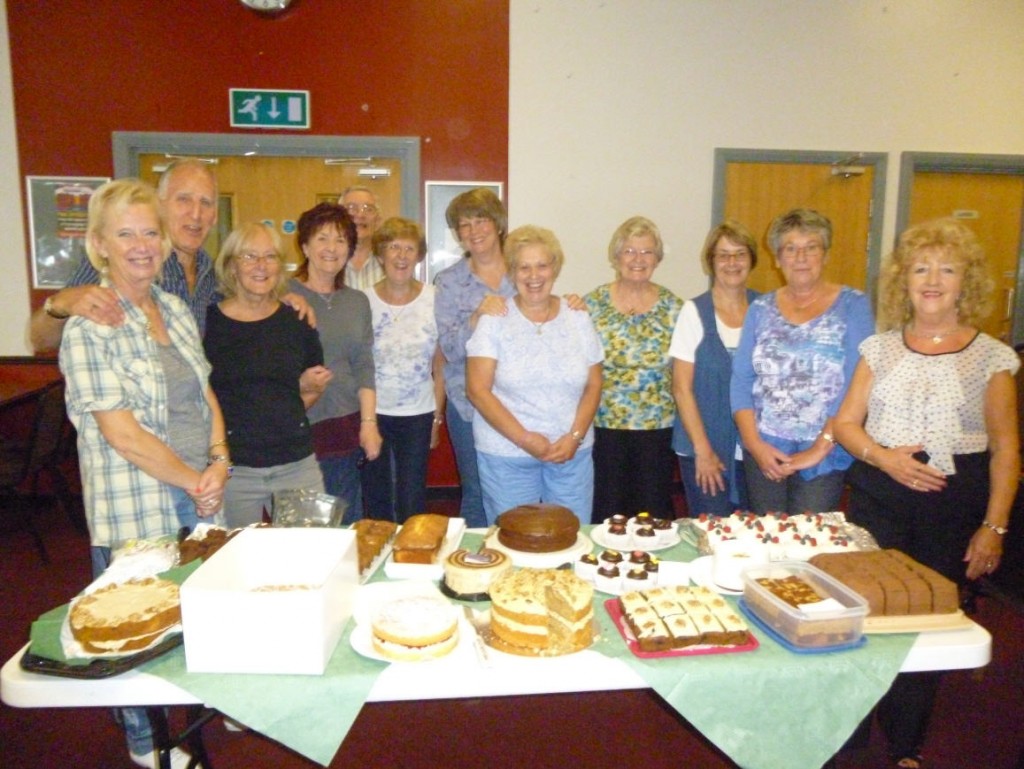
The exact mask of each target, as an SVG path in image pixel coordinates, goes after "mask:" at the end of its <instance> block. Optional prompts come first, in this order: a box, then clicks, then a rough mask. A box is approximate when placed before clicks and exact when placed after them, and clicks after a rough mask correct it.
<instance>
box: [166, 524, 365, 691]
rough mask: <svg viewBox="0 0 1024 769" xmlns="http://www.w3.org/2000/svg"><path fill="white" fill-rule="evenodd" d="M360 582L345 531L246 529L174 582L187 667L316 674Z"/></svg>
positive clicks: (196, 670)
mask: <svg viewBox="0 0 1024 769" xmlns="http://www.w3.org/2000/svg"><path fill="white" fill-rule="evenodd" d="M358 585H359V565H358V562H357V557H356V533H355V532H354V531H351V530H349V529H331V528H312V529H310V528H287V529H274V528H264V529H247V530H245V531H243V532H241V533H240V534H238V535H237V536H236V537H234V538H233V539H232V540H231V541H230V542H228V543H227V544H226V545H225V546H224V547H223V548H221V549H220V550H219V551H218V552H217V553H216V554H215V555H214V557H212V558H211V559H210V560H209V561H207V562H205V563H203V564H202V565H201V566H200V567H199V568H198V569H196V570H195V572H194V573H193V574H192V575H191V576H189V578H188V579H186V580H185V582H184V584H183V585H182V586H181V621H182V627H183V629H184V635H185V663H186V665H187V667H188V671H189V672H190V673H304V674H310V675H320V674H322V673H323V672H324V669H325V668H326V667H327V662H328V660H329V659H330V658H331V655H332V654H333V653H334V648H335V647H336V646H337V645H338V641H339V640H340V638H341V633H342V631H343V630H344V628H345V624H346V623H347V622H348V619H349V617H350V616H351V614H352V602H353V597H354V595H355V591H356V588H357V587H358Z"/></svg>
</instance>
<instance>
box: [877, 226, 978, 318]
mask: <svg viewBox="0 0 1024 769" xmlns="http://www.w3.org/2000/svg"><path fill="white" fill-rule="evenodd" d="M927 251H939V252H941V253H942V254H943V255H944V256H946V257H948V258H949V259H950V260H952V261H953V262H954V263H955V264H958V265H960V266H962V267H963V268H964V275H963V280H962V281H961V284H960V297H959V298H958V299H957V313H958V315H959V319H960V322H961V323H965V324H967V325H969V326H974V325H977V324H978V322H979V321H981V320H982V319H984V318H985V317H986V316H988V314H989V312H990V311H991V309H992V307H991V294H992V289H993V287H994V285H995V283H994V281H993V280H992V276H991V275H990V274H989V267H988V262H987V260H986V259H985V252H984V250H983V249H982V247H981V244H980V243H978V239H977V237H976V236H975V234H974V232H973V231H972V230H971V228H970V227H967V226H965V225H964V224H962V223H960V222H959V221H957V220H956V219H933V220H931V221H928V222H922V223H921V224H915V225H913V226H912V227H908V228H907V229H906V230H904V231H903V233H902V234H901V235H900V237H899V239H898V240H897V243H896V249H895V250H894V251H893V252H892V253H891V254H890V255H889V256H888V257H886V259H885V262H884V264H883V265H882V275H881V291H880V297H881V298H880V300H879V303H878V315H879V328H880V329H881V330H882V331H888V330H889V329H893V328H900V327H902V326H904V325H906V324H907V323H909V322H910V321H911V320H912V319H913V317H914V306H913V305H912V304H911V302H910V295H909V293H908V291H907V275H908V274H909V273H910V268H911V267H912V266H913V265H914V263H915V262H917V261H918V260H919V259H920V258H921V257H922V256H923V255H924V252H927Z"/></svg>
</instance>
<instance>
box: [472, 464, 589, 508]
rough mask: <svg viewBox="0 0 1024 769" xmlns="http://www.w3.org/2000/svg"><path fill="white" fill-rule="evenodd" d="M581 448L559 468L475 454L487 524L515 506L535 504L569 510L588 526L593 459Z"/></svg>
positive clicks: (551, 465) (554, 465)
mask: <svg viewBox="0 0 1024 769" xmlns="http://www.w3.org/2000/svg"><path fill="white" fill-rule="evenodd" d="M591 452H592V450H591V449H589V448H588V449H580V450H579V451H577V452H576V456H574V457H573V458H572V459H570V460H569V461H568V462H565V463H563V464H560V465H556V464H554V463H552V462H541V461H540V460H538V459H534V458H533V457H499V456H496V455H495V454H485V453H483V452H482V451H480V452H477V465H478V466H479V467H480V480H481V482H482V486H483V496H484V511H485V512H486V513H487V525H488V526H489V525H491V524H493V523H494V522H495V521H496V520H497V519H498V516H499V515H501V514H502V513H503V512H505V511H506V510H511V509H512V508H513V507H517V506H518V505H528V504H531V503H536V502H549V503H551V504H556V505H563V506H565V507H568V508H569V509H570V510H572V511H573V513H574V514H575V515H576V517H577V518H579V519H580V523H590V515H591V511H592V510H593V507H594V459H593V457H592V456H591Z"/></svg>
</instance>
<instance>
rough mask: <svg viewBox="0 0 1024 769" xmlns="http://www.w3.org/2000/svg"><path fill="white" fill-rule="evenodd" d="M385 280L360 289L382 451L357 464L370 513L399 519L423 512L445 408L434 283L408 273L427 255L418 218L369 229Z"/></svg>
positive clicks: (402, 521)
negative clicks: (369, 331) (366, 309)
mask: <svg viewBox="0 0 1024 769" xmlns="http://www.w3.org/2000/svg"><path fill="white" fill-rule="evenodd" d="M373 253H374V257H375V258H376V259H377V260H378V261H379V262H380V264H381V265H382V266H383V268H384V279H383V280H381V281H379V282H378V283H377V284H376V285H374V286H373V287H371V288H368V289H366V295H367V297H369V299H370V311H371V313H372V314H373V360H374V364H375V366H376V369H377V426H378V428H379V429H380V434H381V437H382V438H383V439H384V442H383V443H382V444H381V451H380V456H378V457H377V459H376V460H374V461H373V462H369V463H367V464H366V466H365V467H364V468H363V498H364V503H365V505H366V515H367V517H368V518H378V519H385V520H394V521H396V522H398V523H404V522H405V520H406V519H407V518H408V517H409V516H410V515H415V514H417V513H422V512H423V511H424V509H425V505H426V494H427V458H428V456H429V454H430V450H431V449H432V448H434V447H436V446H437V444H438V441H439V439H440V429H441V424H442V422H443V419H442V414H444V357H443V356H442V355H441V352H440V349H439V348H438V344H437V321H436V320H435V318H434V287H433V286H425V285H423V283H421V282H420V281H418V280H416V278H415V277H414V275H415V272H416V266H417V265H418V264H419V263H420V262H422V261H423V258H424V257H425V256H426V255H427V241H426V240H425V239H424V237H423V232H422V231H421V230H420V227H419V225H418V224H416V222H413V221H410V220H409V219H402V218H399V217H393V218H391V219H388V220H387V221H386V222H384V224H382V225H381V227H380V229H378V230H377V231H376V232H375V233H374V235H373Z"/></svg>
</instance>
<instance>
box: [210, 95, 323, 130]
mask: <svg viewBox="0 0 1024 769" xmlns="http://www.w3.org/2000/svg"><path fill="white" fill-rule="evenodd" d="M229 92H230V96H231V127H232V128H297V129H308V128H309V91H270V90H267V89H263V88H231V89H229Z"/></svg>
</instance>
